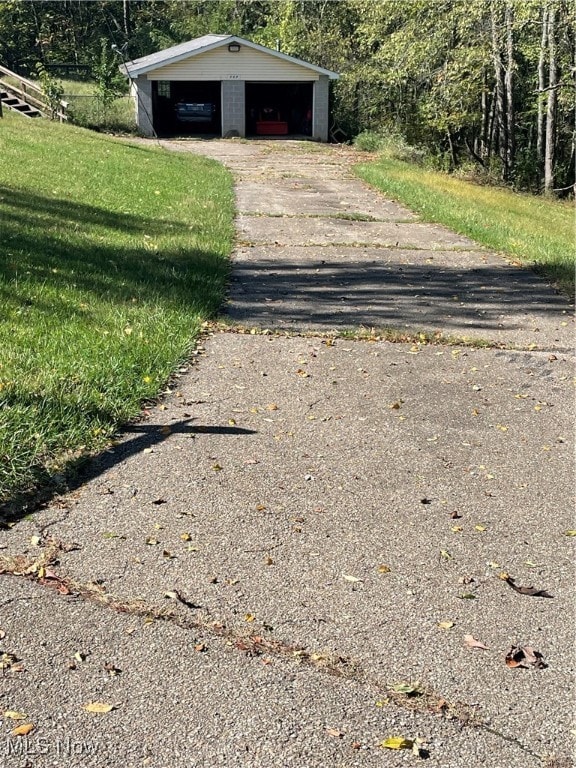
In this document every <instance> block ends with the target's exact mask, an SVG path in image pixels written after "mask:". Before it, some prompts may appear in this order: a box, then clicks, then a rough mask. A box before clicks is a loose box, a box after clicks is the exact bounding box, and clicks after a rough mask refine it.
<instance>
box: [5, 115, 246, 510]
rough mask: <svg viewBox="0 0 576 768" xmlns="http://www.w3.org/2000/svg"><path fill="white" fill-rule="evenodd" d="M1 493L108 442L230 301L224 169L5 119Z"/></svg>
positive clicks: (228, 198)
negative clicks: (225, 297)
mask: <svg viewBox="0 0 576 768" xmlns="http://www.w3.org/2000/svg"><path fill="white" fill-rule="evenodd" d="M0 153H1V156H2V163H1V164H0V499H2V498H6V497H7V496H8V495H9V494H11V493H13V492H14V491H15V490H18V489H21V488H23V487H25V486H26V485H27V484H30V483H31V482H34V481H36V480H38V478H39V477H40V478H42V477H45V472H46V469H45V468H46V467H48V468H49V470H50V471H54V469H55V468H59V467H60V466H61V465H62V462H63V461H64V460H65V457H66V456H67V455H68V456H72V455H76V454H77V453H78V452H81V451H82V450H93V449H94V448H97V447H99V446H102V445H103V444H104V442H105V440H106V438H108V437H109V436H110V435H111V434H112V433H113V432H114V430H115V429H116V428H117V426H118V424H119V423H121V422H122V421H125V420H127V419H129V418H130V417H133V416H134V415H135V414H137V413H138V411H139V407H140V403H141V401H142V400H143V399H145V398H151V397H153V396H155V395H156V394H157V393H158V391H159V390H160V389H161V387H162V385H163V384H164V383H165V381H166V380H167V378H168V377H169V375H170V373H171V371H173V370H174V368H175V366H177V365H178V363H179V362H180V361H182V360H183V359H184V358H185V357H186V356H187V354H188V353H189V351H190V349H191V346H192V343H193V339H194V337H195V336H196V335H197V334H198V332H199V328H200V325H201V322H202V321H203V320H205V319H206V318H207V317H209V316H210V315H211V314H212V313H213V312H215V311H216V310H217V309H218V307H219V305H220V303H221V301H222V297H223V293H224V288H225V284H226V279H227V274H228V268H229V264H228V254H229V252H230V249H231V244H232V238H233V191H232V183H231V178H230V176H229V174H228V173H227V172H226V171H225V170H224V169H223V168H222V167H221V166H219V165H218V164H217V163H215V162H212V161H210V160H205V159H202V158H197V157H194V156H187V155H182V154H178V155H176V154H171V153H168V152H165V151H163V150H161V149H155V148H149V147H148V146H146V147H144V146H129V145H126V144H122V143H120V142H117V141H114V140H112V139H109V138H106V137H104V136H101V135H97V134H93V133H90V132H88V131H85V130H82V129H79V128H73V127H70V126H66V125H59V124H56V123H49V122H48V121H43V120H34V121H32V120H29V119H25V118H21V117H19V116H17V115H11V114H8V115H6V116H5V117H4V119H3V120H2V121H1V122H0Z"/></svg>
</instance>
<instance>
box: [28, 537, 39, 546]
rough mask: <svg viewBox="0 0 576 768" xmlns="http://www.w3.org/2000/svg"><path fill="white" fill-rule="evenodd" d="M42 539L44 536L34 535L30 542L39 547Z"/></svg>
mask: <svg viewBox="0 0 576 768" xmlns="http://www.w3.org/2000/svg"><path fill="white" fill-rule="evenodd" d="M41 541H42V538H41V537H40V536H32V537H31V539H30V544H32V546H33V547H38V546H39V545H40V542H41Z"/></svg>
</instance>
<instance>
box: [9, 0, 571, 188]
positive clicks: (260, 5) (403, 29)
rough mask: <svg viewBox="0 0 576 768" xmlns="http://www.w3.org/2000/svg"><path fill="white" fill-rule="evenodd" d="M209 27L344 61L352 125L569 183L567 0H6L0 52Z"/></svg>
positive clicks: (70, 67) (70, 48)
mask: <svg viewBox="0 0 576 768" xmlns="http://www.w3.org/2000/svg"><path fill="white" fill-rule="evenodd" d="M208 32H212V33H231V34H238V35H241V36H243V37H247V38H249V39H251V40H253V41H254V42H257V43H260V44H262V45H266V46H269V47H271V48H276V47H277V45H279V46H280V47H281V50H282V51H283V52H285V53H287V54H290V55H294V56H298V57H301V58H303V59H305V60H307V61H310V62H312V63H314V64H317V65H320V66H322V67H325V68H327V69H331V70H335V71H337V72H340V73H341V79H340V81H338V82H337V83H336V84H335V86H334V93H333V102H334V120H335V126H337V127H338V128H340V130H341V131H342V132H343V133H342V134H340V135H344V136H346V137H347V138H348V139H352V138H353V137H354V136H356V135H358V134H359V133H361V132H362V131H366V130H371V131H378V132H393V133H394V134H396V135H400V136H402V137H403V138H404V139H405V140H406V141H407V142H408V143H409V144H411V145H413V146H415V147H418V148H421V150H422V155H423V156H426V158H427V159H428V160H429V161H430V162H431V163H433V164H434V165H436V167H441V168H444V169H446V170H454V169H457V168H470V169H471V170H474V169H476V170H477V171H478V172H479V173H481V174H482V175H484V176H485V177H486V178H487V179H499V180H501V181H503V182H505V183H507V184H510V185H513V186H514V187H516V188H518V189H528V190H531V191H535V192H545V193H547V194H560V195H566V194H570V193H573V189H574V167H575V160H576V150H575V125H576V98H575V96H576V4H574V3H573V2H572V1H571V0H339V1H334V0H277V1H271V2H269V1H267V0H219V2H206V1H205V0H189V1H188V2H181V1H180V0H165V1H161V0H116V1H114V0H95V2H83V1H82V0H61V2H48V1H45V0H36V2H32V3H30V2H24V0H9V1H8V2H2V3H0V63H2V64H4V65H6V66H8V67H9V68H10V69H13V70H15V71H17V72H19V73H20V74H30V73H34V72H35V68H36V66H37V63H38V62H41V63H42V64H43V65H44V66H45V67H46V68H48V69H49V71H52V72H54V73H55V74H56V75H58V76H64V75H66V76H70V74H74V73H82V72H84V71H85V68H86V67H90V68H92V70H95V69H96V68H97V67H98V66H99V67H100V68H101V70H102V66H103V62H102V51H103V50H104V51H105V52H106V51H109V59H110V61H109V64H110V66H112V64H113V63H114V53H113V52H112V49H111V46H112V44H115V45H116V46H118V48H119V49H122V46H125V48H124V49H123V50H124V52H125V53H124V55H125V57H126V58H128V59H133V58H136V57H138V56H142V55H145V54H148V53H151V52H152V51H155V50H159V49H161V48H165V47H168V46H170V45H173V44H175V43H178V42H182V41H184V40H188V39H191V38H194V37H198V36H200V35H203V34H206V33H208ZM103 40H104V41H105V44H104V48H103V43H102V41H103ZM116 59H117V57H116ZM54 65H59V67H54Z"/></svg>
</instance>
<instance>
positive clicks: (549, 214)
mask: <svg viewBox="0 0 576 768" xmlns="http://www.w3.org/2000/svg"><path fill="white" fill-rule="evenodd" d="M356 171H357V173H358V175H359V176H360V177H361V178H363V179H364V180H365V181H367V182H369V183H370V184H372V185H374V186H375V187H377V188H378V189H381V190H382V191H383V192H384V193H385V194H386V195H387V196H389V197H392V198H394V199H396V200H398V201H399V202H401V203H404V204H405V205H407V206H409V207H410V208H412V209H413V210H414V211H417V212H418V213H420V214H421V216H422V218H423V219H424V220H425V221H431V222H437V223H439V224H444V225H446V226H447V227H450V229H453V230H454V231H456V232H458V233H460V234H462V235H467V236H468V237H470V238H472V239H473V240H475V241H476V242H478V243H481V244H482V245H485V246H487V247H488V248H490V249H492V250H495V251H498V252H501V253H503V254H505V255H506V256H508V257H511V258H512V259H517V260H518V261H519V262H521V263H522V264H527V265H530V266H532V267H534V268H536V270H537V271H539V272H541V273H542V274H544V275H546V276H547V277H548V278H549V279H550V280H551V281H552V282H554V283H556V284H557V285H558V287H559V288H561V289H562V290H563V291H564V292H566V293H567V294H568V295H569V296H572V297H573V296H574V274H575V262H576V258H575V257H576V248H575V234H576V218H575V209H574V203H573V202H572V203H567V202H559V201H555V200H547V199H545V198H542V197H536V196H534V195H528V194H518V193H515V192H512V191H510V190H508V189H503V188H500V187H489V186H480V185H477V184H473V183H471V182H467V181H464V180H462V179H458V178H456V177H454V176H449V175H448V174H445V173H438V172H435V171H430V170H426V169H425V168H422V167H420V166H417V165H411V164H408V163H405V162H402V161H400V160H394V159H388V158H386V157H379V158H378V159H376V160H375V161H374V162H370V163H362V164H360V165H358V166H357V167H356Z"/></svg>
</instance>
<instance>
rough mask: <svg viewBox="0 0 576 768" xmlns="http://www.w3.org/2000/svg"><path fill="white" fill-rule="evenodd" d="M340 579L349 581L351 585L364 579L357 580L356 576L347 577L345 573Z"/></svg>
mask: <svg viewBox="0 0 576 768" xmlns="http://www.w3.org/2000/svg"><path fill="white" fill-rule="evenodd" d="M342 578H343V579H345V580H346V581H351V582H352V583H356V582H362V581H364V579H359V578H357V577H356V576H348V575H347V574H346V573H343V574H342Z"/></svg>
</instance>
